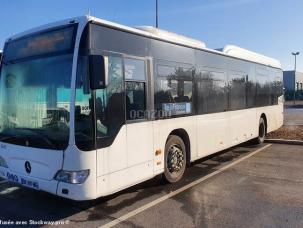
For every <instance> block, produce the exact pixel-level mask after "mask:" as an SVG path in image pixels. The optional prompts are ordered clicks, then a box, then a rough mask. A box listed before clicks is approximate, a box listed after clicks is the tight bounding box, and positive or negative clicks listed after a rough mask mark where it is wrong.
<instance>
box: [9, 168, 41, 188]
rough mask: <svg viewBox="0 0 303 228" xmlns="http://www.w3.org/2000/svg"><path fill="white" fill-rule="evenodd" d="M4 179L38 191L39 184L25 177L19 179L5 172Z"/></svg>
mask: <svg viewBox="0 0 303 228" xmlns="http://www.w3.org/2000/svg"><path fill="white" fill-rule="evenodd" d="M6 178H7V180H9V181H12V182H14V183H18V184H21V185H23V186H26V187H29V188H34V189H37V190H39V183H38V182H37V181H34V180H31V179H29V178H27V177H21V176H18V175H16V174H13V173H9V172H7V173H6Z"/></svg>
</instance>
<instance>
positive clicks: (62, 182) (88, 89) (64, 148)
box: [0, 16, 283, 200]
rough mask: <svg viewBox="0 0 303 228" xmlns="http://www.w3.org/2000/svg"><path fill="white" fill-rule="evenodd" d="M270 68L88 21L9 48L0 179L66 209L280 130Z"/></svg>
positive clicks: (28, 36) (276, 78)
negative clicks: (52, 197) (61, 201)
mask: <svg viewBox="0 0 303 228" xmlns="http://www.w3.org/2000/svg"><path fill="white" fill-rule="evenodd" d="M282 112H283V85H282V70H281V64H280V62H279V61H277V60H274V59H271V58H268V57H265V56H263V55H259V54H256V53H254V52H251V51H248V50H245V49H242V48H239V47H236V46H232V45H228V46H226V47H224V48H222V49H217V50H213V49H209V48H207V47H206V45H205V44H204V43H203V42H201V41H198V40H194V39H191V38H187V37H184V36H180V35H177V34H173V33H170V32H167V31H163V30H159V29H156V28H153V27H148V26H145V27H137V28H131V27H127V26H123V25H119V24H116V23H112V22H108V21H104V20H101V19H97V18H94V17H90V16H84V17H79V18H73V19H68V20H64V21H60V22H57V23H52V24H48V25H45V26H42V27H39V28H35V29H32V30H29V31H27V32H23V33H21V34H19V35H15V36H13V37H11V38H9V39H7V40H6V42H5V46H4V50H3V60H2V66H1V76H0V177H2V178H5V179H7V180H9V181H12V182H16V183H18V184H20V185H23V186H26V187H30V188H34V189H37V190H41V191H46V192H49V193H52V194H56V195H58V196H62V197H65V198H70V199H73V200H88V199H95V198H98V197H101V196H106V195H109V194H112V193H115V192H117V191H120V190H122V189H125V188H127V187H130V186H132V185H135V184H137V183H140V182H142V181H145V180H147V179H150V178H153V177H154V176H156V175H160V174H161V175H162V176H163V178H164V179H166V180H167V181H168V182H170V183H173V182H177V181H179V180H180V179H181V177H182V176H183V174H184V171H185V168H186V166H187V165H188V164H189V163H190V162H193V161H195V160H197V159H199V158H202V157H205V156H207V155H210V154H213V153H215V152H218V151H221V150H224V149H226V148H229V147H232V146H234V145H237V144H240V143H242V142H245V141H248V140H255V142H257V143H262V142H263V141H264V138H265V135H266V133H267V132H270V131H273V130H276V129H278V128H279V127H280V126H281V125H282V122H283V115H282Z"/></svg>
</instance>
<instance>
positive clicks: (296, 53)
mask: <svg viewBox="0 0 303 228" xmlns="http://www.w3.org/2000/svg"><path fill="white" fill-rule="evenodd" d="M291 54H292V55H293V56H295V75H294V105H295V104H296V72H297V55H299V54H300V52H298V51H297V52H292V53H291Z"/></svg>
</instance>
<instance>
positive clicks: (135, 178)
mask: <svg viewBox="0 0 303 228" xmlns="http://www.w3.org/2000/svg"><path fill="white" fill-rule="evenodd" d="M148 62H149V61H147V60H146V59H143V58H132V57H126V58H124V72H125V103H126V121H127V124H126V142H127V143H126V144H127V167H128V172H129V176H130V178H131V182H139V181H141V180H144V179H147V178H149V177H151V176H152V175H153V124H152V121H149V120H148V119H149V118H148V115H147V110H148V106H149V105H148V104H149V103H150V102H148V99H147V97H149V96H151V95H149V93H150V89H149V84H148V81H149V80H148V75H149V73H148V72H149V70H148V69H149V68H148V65H147V63H148Z"/></svg>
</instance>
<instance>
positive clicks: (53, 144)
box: [0, 128, 58, 150]
mask: <svg viewBox="0 0 303 228" xmlns="http://www.w3.org/2000/svg"><path fill="white" fill-rule="evenodd" d="M14 130H17V131H21V132H22V131H23V134H16V135H11V136H6V137H3V138H0V141H2V142H5V141H7V140H12V139H20V138H22V137H24V139H25V140H26V141H28V142H29V143H30V141H31V140H30V139H31V137H35V138H37V139H42V140H43V141H44V142H45V143H46V144H47V145H48V146H50V147H51V148H52V149H56V150H58V147H57V145H56V144H55V143H53V142H52V141H51V140H50V139H49V138H48V137H47V136H45V135H43V134H41V133H37V132H35V131H34V130H33V129H30V128H15V129H14ZM24 131H28V132H30V133H31V135H27V134H24Z"/></svg>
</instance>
